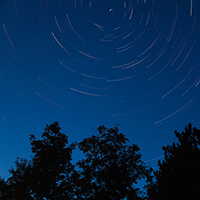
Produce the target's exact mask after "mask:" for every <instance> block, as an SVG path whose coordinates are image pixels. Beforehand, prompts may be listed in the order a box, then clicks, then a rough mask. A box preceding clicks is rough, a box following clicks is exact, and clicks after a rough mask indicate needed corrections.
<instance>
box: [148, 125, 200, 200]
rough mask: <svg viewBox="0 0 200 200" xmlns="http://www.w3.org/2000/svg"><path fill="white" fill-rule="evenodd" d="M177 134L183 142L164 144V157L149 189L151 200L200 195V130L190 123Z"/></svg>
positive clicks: (188, 197) (190, 197)
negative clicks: (183, 130)
mask: <svg viewBox="0 0 200 200" xmlns="http://www.w3.org/2000/svg"><path fill="white" fill-rule="evenodd" d="M175 135H176V137H177V138H178V141H179V142H178V143H176V144H175V143H173V144H172V145H168V146H166V147H163V150H164V160H163V161H162V162H161V161H159V162H158V166H159V169H158V170H157V171H156V172H155V181H152V182H151V183H150V184H149V186H148V190H147V191H148V192H147V193H148V196H149V199H150V200H160V199H162V200H169V199H199V196H200V190H199V188H200V183H199V179H200V148H199V147H200V130H198V129H197V128H192V125H191V124H189V125H188V126H187V127H185V132H182V133H179V132H177V131H175Z"/></svg>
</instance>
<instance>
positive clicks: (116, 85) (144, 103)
mask: <svg viewBox="0 0 200 200" xmlns="http://www.w3.org/2000/svg"><path fill="white" fill-rule="evenodd" d="M199 10H200V2H198V0H96V1H94V0H29V1H25V0H6V1H4V2H3V3H1V4H0V11H1V17H0V26H1V29H0V42H1V45H0V52H1V60H0V85H1V87H0V90H1V109H0V131H1V141H2V142H1V150H2V152H6V151H7V154H6V155H7V156H6V157H8V158H9V159H8V158H2V160H1V162H3V163H4V164H3V165H2V168H0V170H2V171H3V172H4V171H6V170H5V168H8V166H9V165H10V163H12V162H13V160H14V158H15V157H16V154H17V155H25V156H27V155H29V149H28V147H27V146H28V144H27V146H26V145H25V146H24V145H23V144H24V143H28V134H29V133H31V132H34V133H35V132H37V133H38V134H39V132H41V130H42V128H43V127H44V126H45V124H46V123H51V122H52V121H55V120H58V121H59V122H60V124H61V127H62V128H63V130H66V132H69V137H71V138H72V140H79V139H80V138H83V137H85V136H88V135H90V134H94V133H93V132H95V129H96V128H97V127H98V126H99V125H102V124H104V125H105V126H114V125H115V124H120V130H121V131H122V132H126V134H127V136H128V137H129V138H131V140H133V141H134V142H135V143H137V144H139V146H140V148H141V150H142V151H143V152H144V157H145V160H147V161H148V164H150V163H153V164H152V165H154V164H155V163H156V159H157V158H161V152H162V151H161V147H162V145H164V144H166V143H167V142H168V141H171V140H172V139H173V131H174V130H175V129H179V130H180V129H181V130H182V129H183V128H184V126H186V125H187V124H188V123H189V122H192V123H193V124H194V125H196V126H198V125H199V117H200V115H199V111H200V110H199V101H200V96H199V93H200V84H199V83H200V62H199V56H200V21H199V19H200V12H199ZM35 126H36V127H37V128H35ZM170 133H171V134H170ZM70 134H71V135H70ZM11 138H13V139H11ZM22 138H23V139H22ZM144 138H145V139H144ZM11 146H12V147H11ZM14 149H15V150H14ZM25 151H27V152H28V153H25ZM15 153H16V154H15ZM5 174H6V172H5Z"/></svg>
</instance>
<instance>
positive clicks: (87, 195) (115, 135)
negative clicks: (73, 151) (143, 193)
mask: <svg viewBox="0 0 200 200" xmlns="http://www.w3.org/2000/svg"><path fill="white" fill-rule="evenodd" d="M98 131H99V134H98V135H97V136H94V135H93V136H91V137H89V138H86V139H84V140H83V141H82V142H80V143H79V144H78V147H79V149H80V150H81V151H83V153H84V155H85V158H84V159H82V160H81V161H79V162H78V163H77V164H78V167H79V168H80V169H81V170H80V171H79V173H80V179H79V184H78V188H77V190H76V195H77V199H78V200H79V199H89V200H104V199H105V200H120V199H127V200H129V199H130V200H133V199H142V198H141V197H140V194H139V189H138V188H136V187H135V185H134V184H137V181H138V180H139V179H141V178H145V177H146V176H149V175H150V170H149V169H147V168H146V167H145V165H144V163H143V162H142V161H141V154H140V153H139V147H138V146H137V145H127V142H128V139H127V138H126V137H125V135H123V134H122V133H119V130H118V128H117V127H115V128H111V129H107V128H105V127H104V126H101V127H99V128H98Z"/></svg>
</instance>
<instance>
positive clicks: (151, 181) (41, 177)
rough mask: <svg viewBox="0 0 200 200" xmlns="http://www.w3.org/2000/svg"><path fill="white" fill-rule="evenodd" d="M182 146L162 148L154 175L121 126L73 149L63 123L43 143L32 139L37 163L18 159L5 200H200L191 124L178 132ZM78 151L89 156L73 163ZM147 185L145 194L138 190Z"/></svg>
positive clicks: (1, 191) (199, 155)
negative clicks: (140, 184)
mask: <svg viewBox="0 0 200 200" xmlns="http://www.w3.org/2000/svg"><path fill="white" fill-rule="evenodd" d="M175 134H176V137H177V138H178V143H173V144H172V145H168V146H166V147H163V150H164V156H165V157H164V160H163V161H162V162H161V161H159V162H158V170H157V171H155V172H153V170H152V169H151V168H150V167H147V166H146V165H145V164H144V162H142V160H141V153H140V149H139V147H138V146H137V145H135V144H132V145H130V144H128V143H129V140H128V139H127V138H126V136H125V135H124V134H122V133H120V132H119V129H118V127H117V126H116V127H114V128H105V127H104V126H101V127H99V128H98V134H97V135H92V136H91V137H89V138H85V139H84V140H83V141H81V142H79V143H78V142H74V143H72V144H68V137H67V136H66V135H65V134H64V133H62V132H61V128H60V127H59V124H58V122H54V123H52V124H50V125H46V127H45V129H44V133H43V134H42V136H41V139H37V138H36V137H35V136H34V135H30V142H31V150H32V158H31V160H30V161H27V160H26V159H22V158H17V160H16V162H15V167H12V168H11V169H10V170H9V172H10V177H9V178H8V179H7V180H5V179H3V178H0V199H1V200H85V199H86V200H125V199H126V200H142V199H149V200H165V199H166V200H169V199H186V197H187V198H188V199H197V198H198V199H199V193H200V192H199V188H200V183H199V179H200V148H199V146H200V130H198V129H197V128H192V126H191V124H189V125H188V126H187V127H186V128H185V132H182V133H178V132H177V131H175ZM75 148H78V149H79V150H80V151H81V152H83V154H84V156H83V158H82V159H81V160H79V161H78V162H77V163H73V162H72V153H73V150H74V149H75ZM141 179H145V180H146V186H145V188H146V191H147V192H146V193H145V194H144V193H143V192H141V190H140V189H139V188H138V186H137V183H138V181H139V180H141Z"/></svg>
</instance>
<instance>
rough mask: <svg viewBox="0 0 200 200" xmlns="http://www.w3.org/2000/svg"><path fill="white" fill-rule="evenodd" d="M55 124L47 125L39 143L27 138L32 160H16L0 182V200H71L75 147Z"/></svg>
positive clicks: (32, 136)
mask: <svg viewBox="0 0 200 200" xmlns="http://www.w3.org/2000/svg"><path fill="white" fill-rule="evenodd" d="M60 129H61V128H60V127H59V124H58V122H54V123H52V124H50V125H47V126H46V128H45V131H44V133H43V134H42V139H41V140H36V137H35V136H34V135H30V140H31V146H32V148H31V149H32V153H33V156H32V160H31V161H30V162H27V160H25V159H20V158H18V159H17V160H16V162H15V168H11V169H10V170H9V172H10V173H11V177H10V178H8V180H7V181H5V180H3V179H1V180H0V199H6V200H12V199H13V200H22V199H23V200H32V199H37V200H46V199H48V200H55V199H56V200H62V199H72V198H73V196H74V195H73V193H74V189H73V180H72V179H73V176H74V175H73V173H75V170H74V165H72V163H71V160H72V158H71V156H72V150H73V149H74V148H75V145H73V144H72V145H69V146H67V144H68V137H67V136H66V135H65V134H63V133H61V132H60Z"/></svg>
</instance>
